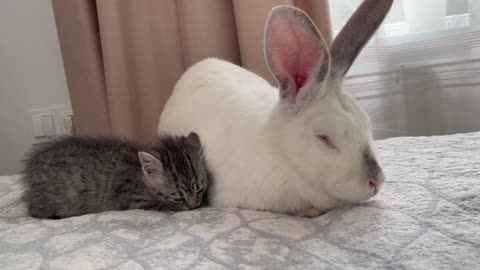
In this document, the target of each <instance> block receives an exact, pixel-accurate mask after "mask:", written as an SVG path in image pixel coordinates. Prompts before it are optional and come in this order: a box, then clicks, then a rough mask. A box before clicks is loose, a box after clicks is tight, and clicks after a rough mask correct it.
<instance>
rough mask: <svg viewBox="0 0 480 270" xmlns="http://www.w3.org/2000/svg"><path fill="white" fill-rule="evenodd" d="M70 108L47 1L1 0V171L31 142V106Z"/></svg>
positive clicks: (10, 169)
mask: <svg viewBox="0 0 480 270" xmlns="http://www.w3.org/2000/svg"><path fill="white" fill-rule="evenodd" d="M57 105H68V106H70V99H69V96H68V91H67V84H66V81H65V74H64V71H63V64H62V59H61V54H60V48H59V44H58V37H57V30H56V28H55V21H54V17H53V11H52V4H51V1H50V0H1V1H0V175H5V174H15V173H18V172H19V171H20V168H21V162H20V160H21V159H23V158H24V155H25V152H26V151H27V150H28V148H29V147H30V146H31V145H32V143H33V142H34V141H35V140H34V138H33V135H32V133H33V132H32V124H31V118H30V115H29V113H28V111H29V110H31V109H36V108H42V107H50V106H57Z"/></svg>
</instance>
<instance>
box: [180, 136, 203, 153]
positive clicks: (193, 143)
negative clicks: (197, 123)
mask: <svg viewBox="0 0 480 270" xmlns="http://www.w3.org/2000/svg"><path fill="white" fill-rule="evenodd" d="M183 139H184V141H185V143H186V144H187V145H188V146H189V147H191V148H192V149H195V150H199V149H200V148H202V144H201V143H200V137H199V136H198V134H197V133H195V132H190V134H188V136H187V137H183Z"/></svg>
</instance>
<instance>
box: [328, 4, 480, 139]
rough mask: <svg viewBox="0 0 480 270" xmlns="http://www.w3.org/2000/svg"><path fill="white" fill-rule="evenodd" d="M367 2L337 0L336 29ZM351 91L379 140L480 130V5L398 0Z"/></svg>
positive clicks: (352, 77)
mask: <svg viewBox="0 0 480 270" xmlns="http://www.w3.org/2000/svg"><path fill="white" fill-rule="evenodd" d="M361 2H362V1H361V0H342V1H337V0H332V1H330V9H331V10H330V12H331V15H332V25H333V30H334V33H336V32H338V31H339V30H340V28H341V27H342V26H343V24H344V23H345V21H346V20H347V19H348V17H349V16H350V15H351V13H352V12H353V10H355V8H356V7H357V6H358V5H359V4H360V3H361ZM345 87H346V89H347V90H348V91H350V92H351V93H352V94H353V95H354V96H355V97H356V98H357V99H358V100H359V101H360V103H361V104H362V106H363V107H364V108H365V109H366V110H367V111H368V112H369V114H370V116H371V118H372V123H373V126H374V137H375V138H376V139H380V138H386V137H392V136H409V135H414V136H421V135H441V134H451V133H457V132H469V131H479V130H480V1H479V0H395V2H394V5H393V7H392V10H391V12H390V13H389V15H388V17H387V18H386V20H385V22H384V23H383V25H382V26H381V28H380V29H379V31H378V32H377V34H376V35H375V36H374V38H372V41H371V42H370V43H369V44H368V45H367V47H366V48H365V49H364V50H363V52H362V53H361V55H360V56H359V57H358V59H357V61H356V62H355V64H354V65H353V67H352V69H351V70H350V72H349V74H348V75H347V78H346V80H345Z"/></svg>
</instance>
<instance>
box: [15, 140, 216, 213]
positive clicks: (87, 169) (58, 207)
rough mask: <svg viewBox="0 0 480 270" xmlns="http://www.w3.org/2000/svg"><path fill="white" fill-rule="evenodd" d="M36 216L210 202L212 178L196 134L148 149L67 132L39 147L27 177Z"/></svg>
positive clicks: (27, 192) (177, 207) (27, 194)
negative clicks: (63, 135)
mask: <svg viewBox="0 0 480 270" xmlns="http://www.w3.org/2000/svg"><path fill="white" fill-rule="evenodd" d="M22 180H23V184H24V186H25V193H24V196H23V199H24V200H25V202H26V203H27V207H28V211H29V213H30V215H31V216H32V217H37V218H51V219H58V218H66V217H71V216H78V215H83V214H87V213H96V212H101V211H109V210H124V209H146V210H164V211H177V210H187V209H193V208H197V207H200V206H204V205H206V204H207V200H208V198H207V197H208V190H209V186H210V183H211V179H210V173H209V171H208V168H207V165H206V162H205V158H204V155H203V148H202V145H201V143H200V139H199V137H198V135H197V134H196V133H193V132H192V133H190V134H189V135H188V137H178V136H163V137H160V138H157V139H156V140H155V141H154V142H153V143H152V144H151V145H149V146H147V147H146V148H144V147H141V146H139V145H137V144H134V143H132V142H129V141H126V140H119V139H113V138H88V137H64V138H60V139H57V140H54V141H52V142H47V143H43V144H40V145H38V146H36V147H34V148H33V149H32V151H31V153H30V155H29V156H28V159H27V160H26V162H25V170H24V176H23V179H22Z"/></svg>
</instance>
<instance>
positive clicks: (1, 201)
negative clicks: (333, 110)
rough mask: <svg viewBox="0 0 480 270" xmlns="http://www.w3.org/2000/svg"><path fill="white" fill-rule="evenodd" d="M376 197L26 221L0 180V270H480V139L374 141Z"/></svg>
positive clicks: (10, 182) (8, 184)
mask: <svg viewBox="0 0 480 270" xmlns="http://www.w3.org/2000/svg"><path fill="white" fill-rule="evenodd" d="M376 146H377V148H378V154H379V159H380V163H381V164H382V165H383V167H384V170H385V173H386V176H387V181H386V184H385V186H384V189H383V190H382V191H381V192H380V194H379V195H378V196H377V197H375V198H374V199H373V200H371V201H369V202H366V203H362V204H356V205H349V206H346V207H343V208H339V209H336V210H333V211H331V212H329V213H327V214H325V215H323V216H321V217H318V218H314V219H306V218H298V217H292V216H287V215H280V214H273V213H269V212H257V211H251V210H244V209H219V208H203V209H198V210H195V211H185V212H177V213H161V212H153V211H152V212H149V211H141V210H131V211H117V212H104V213H100V214H91V215H85V216H80V217H73V218H68V219H64V220H39V219H33V218H30V217H28V216H27V215H26V213H25V208H24V205H23V204H22V203H21V202H20V200H19V197H20V196H21V190H20V185H19V181H18V176H7V177H1V178H0V269H323V268H325V269H367V268H368V269H384V268H394V269H479V268H480V133H469V134H456V135H449V136H438V137H405V138H392V139H388V140H383V141H377V142H376Z"/></svg>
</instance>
